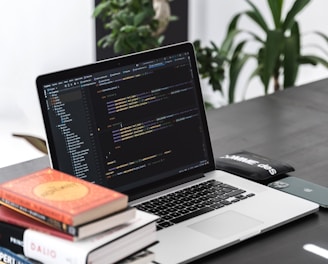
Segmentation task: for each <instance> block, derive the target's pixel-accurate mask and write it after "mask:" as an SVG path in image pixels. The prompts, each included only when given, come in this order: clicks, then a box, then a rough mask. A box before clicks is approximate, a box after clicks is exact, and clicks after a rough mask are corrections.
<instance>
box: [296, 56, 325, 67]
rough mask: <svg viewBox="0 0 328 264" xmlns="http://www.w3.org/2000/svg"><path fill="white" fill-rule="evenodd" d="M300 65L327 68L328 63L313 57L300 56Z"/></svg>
mask: <svg viewBox="0 0 328 264" xmlns="http://www.w3.org/2000/svg"><path fill="white" fill-rule="evenodd" d="M299 61H300V63H301V64H311V65H317V64H321V65H323V66H325V67H326V68H328V61H327V60H325V59H323V58H321V57H318V56H315V55H302V56H300V58H299Z"/></svg>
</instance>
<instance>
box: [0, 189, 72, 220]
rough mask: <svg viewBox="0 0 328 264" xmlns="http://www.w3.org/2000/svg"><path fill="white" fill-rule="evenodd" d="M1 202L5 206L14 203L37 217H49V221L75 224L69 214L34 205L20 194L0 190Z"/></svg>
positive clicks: (45, 206) (41, 205)
mask: <svg viewBox="0 0 328 264" xmlns="http://www.w3.org/2000/svg"><path fill="white" fill-rule="evenodd" d="M0 201H1V202H2V203H3V204H8V203H12V204H14V205H16V206H21V207H22V208H25V209H28V210H31V211H32V212H35V213H36V216H38V214H40V215H41V216H42V215H43V216H47V217H49V219H54V220H57V221H60V222H63V223H65V224H67V225H71V224H72V223H73V220H72V218H71V217H70V216H69V215H68V214H65V213H64V212H63V211H58V210H55V209H54V208H49V207H48V206H47V205H43V204H41V203H40V204H37V203H33V202H31V201H30V200H29V199H28V198H27V197H25V196H19V195H18V194H16V193H13V192H11V191H9V190H7V189H4V188H0Z"/></svg>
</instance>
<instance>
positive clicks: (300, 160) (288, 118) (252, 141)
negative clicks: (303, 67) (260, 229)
mask: <svg viewBox="0 0 328 264" xmlns="http://www.w3.org/2000/svg"><path fill="white" fill-rule="evenodd" d="M207 116H208V123H209V126H210V133H211V137H212V138H211V139H212V144H213V151H214V153H215V156H220V155H223V154H228V153H232V152H235V151H239V150H243V149H245V150H248V151H251V152H254V153H258V154H262V155H265V156H267V157H271V158H274V159H278V160H285V161H287V162H288V163H290V164H291V165H293V166H294V167H295V169H296V171H295V172H293V173H291V175H295V176H297V177H300V178H303V179H306V180H309V181H312V182H314V183H317V184H321V185H323V186H326V187H328V79H326V80H322V81H318V82H315V83H311V84H308V85H303V86H299V87H294V88H290V89H287V90H285V91H282V92H278V93H275V94H273V95H270V96H265V97H260V98H256V99H252V100H249V101H245V102H242V103H238V104H234V105H229V106H226V107H222V108H220V109H217V110H213V111H209V112H208V114H207ZM307 243H313V244H316V245H318V246H321V247H323V248H325V249H327V250H328V209H320V211H319V213H316V214H313V215H310V216H307V217H305V218H303V219H300V220H298V221H295V222H293V223H290V224H288V225H285V226H283V227H281V228H278V229H275V230H274V231H270V232H268V233H266V234H263V235H260V236H258V237H255V238H253V239H250V240H247V241H245V242H243V243H241V244H238V245H236V246H233V247H230V248H228V249H225V250H223V251H220V252H217V253H215V254H212V255H211V256H209V257H206V258H204V259H202V260H200V261H197V262H195V263H202V264H206V263H208V264H209V263H213V264H214V263H265V264H270V263H275V264H276V263H328V259H326V260H325V259H323V258H320V257H317V256H316V255H313V254H312V253H309V252H306V251H305V250H303V245H305V244H307Z"/></svg>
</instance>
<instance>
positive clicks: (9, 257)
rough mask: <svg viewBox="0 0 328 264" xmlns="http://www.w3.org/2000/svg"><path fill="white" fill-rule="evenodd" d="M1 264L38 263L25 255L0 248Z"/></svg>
mask: <svg viewBox="0 0 328 264" xmlns="http://www.w3.org/2000/svg"><path fill="white" fill-rule="evenodd" d="M0 263H5V264H34V263H36V262H34V261H32V260H29V259H27V258H26V257H25V256H23V255H19V254H16V253H14V252H13V251H11V250H9V249H7V248H4V247H1V246H0Z"/></svg>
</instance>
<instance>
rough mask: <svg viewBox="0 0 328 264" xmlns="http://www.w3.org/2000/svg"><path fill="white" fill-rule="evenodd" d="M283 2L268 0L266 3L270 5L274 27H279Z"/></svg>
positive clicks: (280, 0)
mask: <svg viewBox="0 0 328 264" xmlns="http://www.w3.org/2000/svg"><path fill="white" fill-rule="evenodd" d="M283 2H284V1H283V0H268V5H269V6H270V10H271V14H272V17H273V22H274V24H275V26H276V28H280V27H281V23H280V20H281V10H282V5H283Z"/></svg>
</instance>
